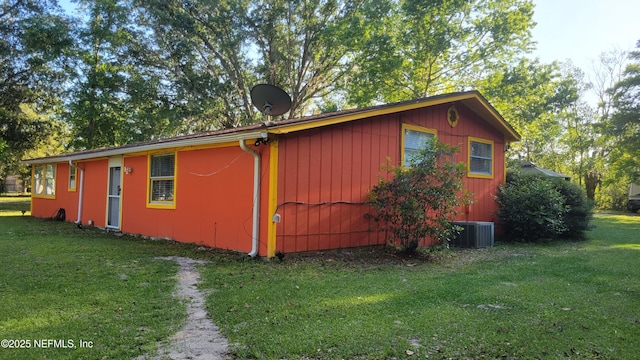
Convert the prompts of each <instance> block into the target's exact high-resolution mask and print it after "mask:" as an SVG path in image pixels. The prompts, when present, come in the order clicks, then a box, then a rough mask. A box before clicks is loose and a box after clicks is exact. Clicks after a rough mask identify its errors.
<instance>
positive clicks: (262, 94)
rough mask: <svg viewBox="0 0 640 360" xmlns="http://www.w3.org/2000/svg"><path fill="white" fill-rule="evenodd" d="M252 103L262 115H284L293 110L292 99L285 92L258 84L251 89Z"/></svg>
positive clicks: (267, 85) (274, 87)
mask: <svg viewBox="0 0 640 360" xmlns="http://www.w3.org/2000/svg"><path fill="white" fill-rule="evenodd" d="M251 102H252V103H253V105H254V106H255V107H257V108H258V110H260V112H261V113H263V114H265V115H267V116H270V115H282V114H284V113H286V112H287V111H289V109H291V97H289V94H287V93H286V92H285V91H284V90H282V89H280V88H279V87H277V86H274V85H269V84H258V85H256V86H254V87H253V88H252V89H251Z"/></svg>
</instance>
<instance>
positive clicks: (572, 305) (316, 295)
mask: <svg viewBox="0 0 640 360" xmlns="http://www.w3.org/2000/svg"><path fill="white" fill-rule="evenodd" d="M28 208H29V203H28V199H26V200H24V199H4V198H0V254H1V255H0V256H1V257H2V266H1V267H0V302H1V303H2V306H0V339H22V340H27V339H30V340H32V341H33V340H34V339H64V340H68V339H69V340H73V341H74V344H75V345H76V348H75V349H64V348H46V349H41V348H38V349H34V348H31V349H1V348H0V358H3V359H4V358H12V359H34V358H35V359H38V358H50V359H53V358H55V359H64V358H68V359H85V358H90V359H129V358H135V357H136V356H138V355H140V354H143V353H147V352H152V351H153V350H154V346H155V344H156V342H157V341H161V340H163V339H166V338H167V337H168V336H170V334H172V333H173V332H175V331H176V330H177V329H178V328H179V326H180V324H181V323H182V321H183V319H184V317H185V314H184V311H185V309H184V306H182V305H181V304H180V303H179V302H178V301H177V300H176V299H174V298H173V297H172V296H171V292H172V290H173V288H174V286H175V278H174V276H175V274H176V272H177V270H178V267H177V265H176V264H174V263H172V262H167V261H160V260H154V259H153V258H154V257H155V256H165V255H179V256H190V257H194V258H201V259H208V260H210V261H211V262H210V263H209V264H207V265H204V266H201V267H200V270H201V272H202V280H203V283H202V284H201V286H200V288H201V289H202V290H203V291H205V293H206V294H208V295H207V306H208V309H209V312H210V314H211V316H212V318H213V320H214V322H215V323H216V324H217V325H218V326H219V327H220V328H221V330H222V332H223V334H224V335H225V336H227V337H228V339H229V341H230V343H231V344H232V348H233V354H232V356H233V357H236V358H241V359H245V358H260V359H281V358H287V359H310V358H313V359H316V358H318V359H340V358H345V359H346V358H349V359H352V358H362V359H391V358H399V359H401V358H410V359H411V358H422V359H424V358H431V359H449V358H453V359H464V358H472V359H473V358H487V359H494V358H507V359H509V358H511V359H516V358H517V359H535V358H543V359H554V358H573V359H631V358H635V357H637V354H639V353H640V341H638V340H639V339H640V216H629V215H621V214H620V215H611V214H610V215H600V216H597V217H596V219H595V225H596V228H595V229H594V230H593V231H590V232H589V240H587V241H584V242H578V243H568V242H561V243H554V244H544V245H499V246H497V247H496V248H493V249H488V250H464V251H460V250H456V251H443V252H440V253H435V254H433V255H431V260H430V261H424V260H423V259H406V258H397V257H393V256H390V255H388V254H385V253H384V252H383V251H381V250H379V249H362V250H353V251H341V252H337V253H332V252H326V253H324V254H316V255H314V256H300V255H298V256H293V255H287V257H286V258H285V260H284V261H283V262H280V261H279V260H275V261H261V260H258V261H249V260H247V258H246V255H233V254H224V253H220V252H216V251H202V249H200V248H198V247H195V246H189V245H175V244H172V243H170V242H164V241H148V240H147V241H144V240H142V239H135V238H130V237H127V236H122V237H117V236H114V235H109V234H105V233H104V231H100V230H97V229H85V230H79V229H77V228H76V227H75V226H74V225H73V224H69V223H54V222H48V221H42V220H39V219H33V218H30V217H29V216H22V214H21V210H28ZM28 214H29V213H28V212H27V213H26V215H28ZM80 340H84V341H91V342H92V344H93V347H91V348H80V347H79V341H80Z"/></svg>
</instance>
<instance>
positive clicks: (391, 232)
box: [369, 140, 465, 253]
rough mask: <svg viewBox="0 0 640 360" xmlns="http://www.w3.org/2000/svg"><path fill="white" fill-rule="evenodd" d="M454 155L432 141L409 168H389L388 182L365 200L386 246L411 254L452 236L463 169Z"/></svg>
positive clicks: (449, 149)
mask: <svg viewBox="0 0 640 360" xmlns="http://www.w3.org/2000/svg"><path fill="white" fill-rule="evenodd" d="M455 151H457V150H456V149H455V148H453V147H449V146H447V145H444V144H442V143H440V142H439V141H437V140H435V141H434V142H432V143H431V144H430V145H429V146H427V147H426V148H425V149H422V150H421V151H420V153H419V154H418V155H417V156H415V157H413V158H412V159H410V167H409V168H404V167H402V166H397V167H396V166H392V167H389V168H388V169H387V171H390V172H392V173H393V177H392V179H391V180H385V179H380V182H379V183H378V184H377V185H376V186H374V187H373V189H371V192H370V194H369V196H370V199H371V201H372V206H373V207H374V208H375V209H376V211H377V214H375V215H374V218H375V219H376V220H380V221H382V222H383V225H382V227H381V230H383V231H385V232H386V233H387V243H388V244H390V245H392V246H394V247H395V248H396V249H397V250H398V251H402V252H408V253H411V252H413V251H415V250H416V249H417V247H418V245H419V244H420V241H422V240H424V239H426V238H429V239H431V240H432V241H434V242H435V243H436V244H445V243H447V242H448V240H449V239H450V238H451V237H452V236H453V235H454V231H456V228H455V226H453V225H452V224H451V223H450V221H451V220H452V218H453V215H455V213H456V208H457V207H458V205H459V204H461V202H462V201H464V200H463V197H464V192H463V191H462V184H463V183H462V178H463V176H464V169H465V165H464V164H456V163H454V162H453V157H452V154H453V153H454V152H455Z"/></svg>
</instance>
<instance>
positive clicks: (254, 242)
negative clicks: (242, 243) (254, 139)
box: [239, 139, 260, 257]
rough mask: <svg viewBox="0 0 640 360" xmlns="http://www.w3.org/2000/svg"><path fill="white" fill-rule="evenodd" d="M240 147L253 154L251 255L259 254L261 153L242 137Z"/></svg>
mask: <svg viewBox="0 0 640 360" xmlns="http://www.w3.org/2000/svg"><path fill="white" fill-rule="evenodd" d="M239 142H240V148H241V149H242V150H244V151H246V152H248V153H249V154H251V155H253V225H252V226H253V231H252V234H251V252H249V256H251V257H255V256H256V255H258V247H259V245H260V154H259V153H258V152H256V151H255V150H253V149H250V148H248V147H247V144H245V140H243V139H240V141H239Z"/></svg>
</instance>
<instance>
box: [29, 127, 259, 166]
mask: <svg viewBox="0 0 640 360" xmlns="http://www.w3.org/2000/svg"><path fill="white" fill-rule="evenodd" d="M265 132H266V131H256V132H248V133H234V134H227V135H218V136H215V135H212V136H204V137H199V138H190V139H181V140H175V141H165V142H159V143H154V144H144V145H139V146H125V147H119V148H118V147H117V148H111V149H105V150H99V151H92V152H89V153H78V154H74V153H71V154H67V155H59V156H50V157H44V158H37V159H28V160H23V161H22V163H24V164H44V163H52V162H68V161H69V160H71V161H80V160H88V159H94V158H105V157H109V156H118V155H127V154H131V153H141V152H148V151H157V150H164V149H173V148H180V147H190V146H200V145H213V144H220V143H227V142H238V141H240V140H250V139H253V138H258V137H262V134H263V133H265Z"/></svg>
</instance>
